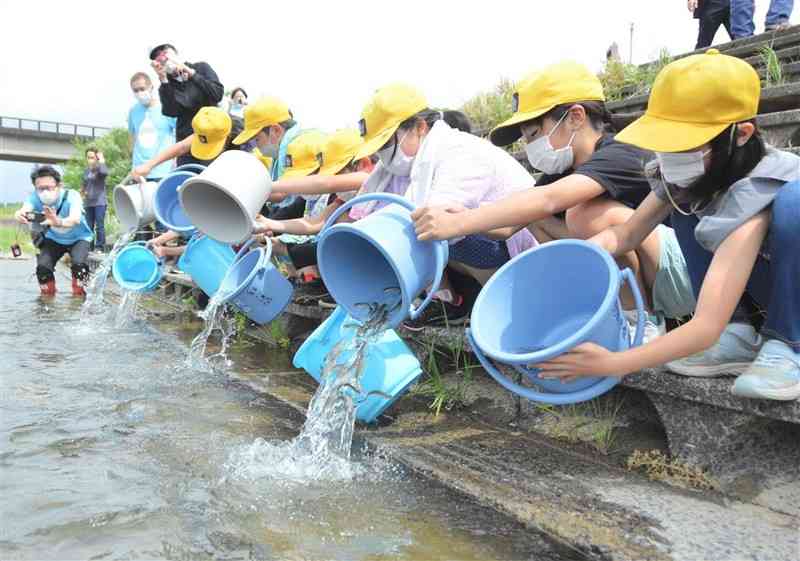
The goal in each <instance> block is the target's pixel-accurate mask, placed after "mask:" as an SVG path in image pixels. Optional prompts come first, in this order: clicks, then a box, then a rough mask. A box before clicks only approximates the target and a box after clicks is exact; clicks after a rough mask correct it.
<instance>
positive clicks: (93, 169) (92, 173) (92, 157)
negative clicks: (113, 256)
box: [81, 146, 108, 251]
mask: <svg viewBox="0 0 800 561" xmlns="http://www.w3.org/2000/svg"><path fill="white" fill-rule="evenodd" d="M86 164H87V165H86V170H84V172H83V180H82V182H81V196H82V197H83V200H84V203H83V207H84V209H85V211H86V222H87V223H88V225H89V230H91V231H92V233H93V234H94V242H92V244H91V249H92V251H94V250H98V251H104V250H105V247H106V207H107V206H108V201H107V199H106V177H108V166H107V165H106V159H105V157H104V156H103V153H102V152H101V151H100V150H98V149H97V148H95V147H94V146H92V147H89V148H87V149H86Z"/></svg>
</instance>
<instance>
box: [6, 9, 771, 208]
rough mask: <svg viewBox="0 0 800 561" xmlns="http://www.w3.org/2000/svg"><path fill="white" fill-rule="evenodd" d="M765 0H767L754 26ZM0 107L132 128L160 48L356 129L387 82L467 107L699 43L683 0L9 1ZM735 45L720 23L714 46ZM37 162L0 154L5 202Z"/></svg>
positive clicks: (323, 121)
mask: <svg viewBox="0 0 800 561" xmlns="http://www.w3.org/2000/svg"><path fill="white" fill-rule="evenodd" d="M766 4H768V2H766V0H761V1H759V2H757V5H758V12H757V19H756V25H757V31H761V30H762V29H763V17H764V12H765V11H766ZM0 7H2V10H1V12H2V19H3V30H2V33H0V53H3V54H2V56H0V114H2V115H4V116H12V117H27V118H38V119H50V120H61V121H66V122H73V123H80V124H84V123H85V124H91V125H101V126H124V124H125V118H126V115H127V111H128V109H129V108H130V106H131V105H132V104H133V102H134V99H133V97H132V95H131V92H130V89H129V87H128V80H129V78H130V76H131V75H132V74H133V73H134V72H136V71H140V70H144V71H150V74H151V76H153V77H154V78H155V74H154V73H153V72H152V71H151V69H150V68H149V60H148V58H147V54H148V51H149V49H150V47H151V46H154V45H156V44H158V43H162V42H171V43H173V44H175V46H176V47H177V48H178V51H179V56H180V58H182V59H184V60H188V61H190V62H194V61H206V62H208V63H209V64H211V66H212V67H213V68H214V70H215V71H216V72H217V74H218V75H219V77H220V79H221V80H222V82H223V84H225V87H226V89H230V88H232V87H234V86H243V87H244V88H245V89H246V90H247V92H248V93H249V94H250V100H251V102H252V101H253V100H254V99H255V98H257V97H259V96H260V95H264V94H269V95H276V96H278V97H281V98H283V99H284V100H285V101H286V102H287V103H288V104H289V107H290V108H291V109H292V111H293V112H294V114H295V116H296V118H297V119H298V121H299V122H300V123H301V125H302V126H304V127H318V128H322V129H324V130H334V129H336V128H340V127H343V126H354V124H355V123H356V122H357V120H358V115H359V113H360V111H361V108H362V106H363V104H364V103H365V101H366V100H367V99H368V98H369V96H370V94H371V93H372V92H373V91H374V90H375V89H376V88H378V87H379V86H381V85H382V84H385V83H387V82H391V81H398V80H400V81H407V82H409V83H411V84H414V85H416V86H417V87H419V88H420V89H421V90H422V91H423V92H424V93H425V94H426V95H427V97H428V100H429V102H430V104H431V105H434V106H448V107H454V108H455V107H458V106H459V105H461V103H463V102H464V101H465V100H467V99H468V98H469V97H471V96H472V95H474V94H475V93H477V92H479V91H482V90H486V89H489V88H491V87H492V86H493V85H494V84H495V83H497V81H498V80H499V79H500V78H501V77H509V78H511V79H513V80H517V79H519V78H520V77H521V76H522V75H524V74H525V73H527V72H528V71H530V70H533V69H536V68H539V67H542V66H544V65H547V64H550V63H553V62H557V61H559V60H563V59H573V60H577V61H579V62H583V63H585V64H587V65H588V66H589V67H590V68H592V69H593V70H600V69H601V68H602V64H603V60H604V55H605V52H606V49H607V48H608V46H609V45H610V44H611V43H612V42H613V41H616V42H617V43H618V44H619V46H620V51H621V53H622V55H623V58H625V59H626V60H627V57H628V48H629V44H630V41H629V28H630V24H631V23H634V26H635V27H634V40H633V61H634V62H636V63H641V62H646V61H647V60H650V59H652V58H654V57H655V56H656V55H657V54H658V51H659V50H660V49H661V48H662V47H666V48H667V49H668V50H669V51H670V52H671V53H673V54H677V53H681V52H685V51H687V50H691V49H692V48H693V47H694V42H695V39H696V35H697V22H696V20H693V19H692V18H691V15H690V14H689V12H688V11H687V9H686V2H685V0H605V1H597V0H558V1H547V0H526V1H519V0H518V1H502V0H493V1H486V0H484V1H480V2H478V1H476V2H470V1H466V0H461V1H459V2H454V1H453V2H451V1H449V0H426V1H417V0H404V1H397V2H386V1H383V0H372V1H368V2H356V1H348V0H340V1H338V2H330V1H321V0H320V1H318V0H307V1H305V2H295V1H291V0H288V1H285V2H280V3H279V2H274V1H272V2H269V1H265V0H261V1H259V2H250V1H244V0H238V1H231V2H219V1H214V2H206V1H204V0H195V1H193V2H191V3H189V2H169V1H167V0H160V1H158V2H156V1H150V0H139V1H137V2H128V3H122V4H118V3H116V2H113V3H101V2H91V3H90V2H82V1H76V0H73V1H70V2H64V1H63V0H61V1H58V2H54V1H53V2H51V1H49V0H48V1H42V0H36V1H14V0H0ZM724 40H727V36H726V35H725V33H724V31H723V30H722V29H720V32H719V33H718V35H717V41H719V42H722V41H724ZM29 169H30V164H9V163H4V162H0V201H2V200H4V199H6V200H7V199H14V198H18V197H19V196H20V193H24V191H25V189H27V187H28V185H26V183H27V179H26V175H27V171H28V170H29Z"/></svg>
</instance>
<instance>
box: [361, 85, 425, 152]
mask: <svg viewBox="0 0 800 561" xmlns="http://www.w3.org/2000/svg"><path fill="white" fill-rule="evenodd" d="M427 107H428V101H427V100H426V99H425V96H424V95H422V92H420V91H419V90H417V89H416V88H414V87H412V86H409V85H407V84H389V85H388V86H384V87H383V88H381V89H379V90H378V91H377V92H375V95H374V96H372V99H370V100H369V102H368V103H367V105H366V106H365V107H364V110H363V111H362V112H361V120H360V121H359V122H358V129H359V132H360V133H361V137H362V138H363V139H364V144H363V145H362V146H361V148H360V149H359V150H358V152H356V153H355V154H354V156H353V157H354V158H355V159H356V160H360V159H361V158H364V157H366V156H370V155H372V154H374V153H375V152H377V151H378V150H379V149H380V148H381V147H382V146H383V145H384V144H386V142H388V140H389V138H391V136H392V135H393V134H394V132H395V131H396V130H397V127H399V126H400V123H402V122H403V121H405V120H406V119H408V118H409V117H412V116H414V115H416V114H417V113H419V112H420V111H422V110H423V109H427Z"/></svg>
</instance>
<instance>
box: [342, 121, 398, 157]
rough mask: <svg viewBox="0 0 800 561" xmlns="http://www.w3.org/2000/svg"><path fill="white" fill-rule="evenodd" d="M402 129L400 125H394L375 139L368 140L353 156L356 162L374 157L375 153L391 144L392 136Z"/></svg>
mask: <svg viewBox="0 0 800 561" xmlns="http://www.w3.org/2000/svg"><path fill="white" fill-rule="evenodd" d="M399 127H400V123H397V124H396V125H392V126H391V127H389V128H388V129H386V130H384V131H381V132H380V133H378V134H377V135H376V136H375V138H373V139H372V140H368V141H367V142H365V143H364V144H363V145H362V146H361V148H359V149H358V151H357V152H356V153H355V154H353V159H354V160H360V159H361V158H366V157H367V156H372V155H373V154H374V153H375V152H377V151H378V150H380V149H381V148H383V145H384V144H386V143H387V142H389V139H390V138H391V137H392V135H393V134H394V133H395V132H396V131H397V129H398V128H399Z"/></svg>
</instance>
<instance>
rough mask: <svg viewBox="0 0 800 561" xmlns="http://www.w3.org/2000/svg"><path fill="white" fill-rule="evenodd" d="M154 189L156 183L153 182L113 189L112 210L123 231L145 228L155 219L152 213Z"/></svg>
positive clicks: (118, 186) (120, 186)
mask: <svg viewBox="0 0 800 561" xmlns="http://www.w3.org/2000/svg"><path fill="white" fill-rule="evenodd" d="M156 187H158V183H156V182H154V181H148V182H146V183H145V182H142V183H139V182H136V183H133V184H131V185H125V184H124V183H123V184H120V185H117V186H116V187H114V194H113V199H114V210H115V211H116V213H117V218H118V219H119V222H120V224H121V225H122V228H123V229H124V230H125V231H127V230H132V229H134V228H139V227H141V226H146V225H147V224H150V223H151V222H153V220H155V219H156V215H155V212H154V211H153V198H154V197H155V194H156Z"/></svg>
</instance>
